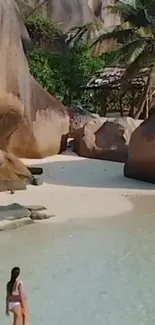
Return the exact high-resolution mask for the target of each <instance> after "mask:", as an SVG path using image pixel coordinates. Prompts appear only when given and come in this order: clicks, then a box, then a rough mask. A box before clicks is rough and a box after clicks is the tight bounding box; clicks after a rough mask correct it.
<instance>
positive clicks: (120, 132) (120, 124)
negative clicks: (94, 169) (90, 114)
mask: <svg viewBox="0 0 155 325" xmlns="http://www.w3.org/2000/svg"><path fill="white" fill-rule="evenodd" d="M141 122H142V121H135V120H133V119H132V118H130V117H124V118H117V119H114V118H109V119H107V118H100V119H95V120H92V121H90V122H88V123H86V124H85V125H84V127H83V128H82V129H81V130H80V131H79V132H78V134H77V136H76V137H75V139H74V151H75V152H76V153H77V154H78V155H79V156H82V157H87V158H96V159H103V160H112V161H118V162H125V161H126V160H127V156H128V143H129V140H130V137H131V134H132V132H133V131H134V130H135V128H136V127H137V126H138V125H139V124H140V123H141Z"/></svg>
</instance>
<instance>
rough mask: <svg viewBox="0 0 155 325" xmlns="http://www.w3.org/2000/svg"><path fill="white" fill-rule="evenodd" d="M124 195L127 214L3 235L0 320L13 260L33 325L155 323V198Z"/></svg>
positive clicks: (25, 229) (42, 226)
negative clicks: (129, 208) (19, 271)
mask: <svg viewBox="0 0 155 325" xmlns="http://www.w3.org/2000/svg"><path fill="white" fill-rule="evenodd" d="M129 199H130V201H131V203H132V204H133V205H134V208H135V209H134V210H133V211H132V213H131V212H128V213H127V214H125V215H120V216H117V217H106V216H105V217H103V218H102V219H98V218H96V216H94V217H95V218H94V219H89V220H88V219H84V220H82V219H79V220H77V219H74V220H72V221H70V222H66V223H60V224H53V223H49V224H36V225H32V226H27V227H24V228H21V229H18V230H14V231H10V232H6V233H1V234H0V257H1V263H0V292H1V295H0V319H1V323H2V324H4V323H5V324H8V323H9V320H7V319H6V318H5V316H4V310H3V303H4V302H3V298H4V297H3V292H4V284H5V282H6V281H7V280H8V277H9V270H10V268H11V267H12V266H13V265H15V264H17V265H20V267H21V268H22V270H23V272H22V279H23V281H24V283H25V288H26V293H27V296H28V304H29V311H30V324H33V325H43V324H44V325H49V323H51V324H56V325H64V324H65V325H67V324H74V325H83V324H90V325H102V324H110V325H116V324H118V325H124V324H126V325H131V324H133V325H137V324H147V325H151V324H154V321H155V308H154V300H155V286H154V269H155V236H154V233H155V213H154V202H153V201H154V199H152V198H149V197H142V198H141V199H139V198H138V199H133V198H132V199H131V198H129ZM144 202H146V203H147V204H148V205H149V206H150V211H149V214H146V213H145V212H146V205H145V204H144ZM151 202H152V203H151ZM151 204H152V205H151ZM142 211H143V212H142Z"/></svg>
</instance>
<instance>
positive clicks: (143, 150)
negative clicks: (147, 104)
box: [124, 114, 155, 183]
mask: <svg viewBox="0 0 155 325" xmlns="http://www.w3.org/2000/svg"><path fill="white" fill-rule="evenodd" d="M124 175H125V176H126V177H130V178H135V179H138V180H142V181H145V182H150V183H155V114H151V115H150V116H149V118H148V119H147V120H145V121H144V122H143V123H142V124H141V125H140V126H139V127H138V128H137V129H136V130H135V131H134V132H133V134H132V136H131V140H130V143H129V148H128V160H127V162H126V164H125V166H124Z"/></svg>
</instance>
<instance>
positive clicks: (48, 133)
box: [0, 0, 69, 158]
mask: <svg viewBox="0 0 155 325" xmlns="http://www.w3.org/2000/svg"><path fill="white" fill-rule="evenodd" d="M0 28H1V36H0V71H1V73H0V112H1V111H4V109H5V105H4V99H5V98H6V97H7V93H12V94H13V95H14V96H15V97H17V98H18V99H20V101H21V104H20V109H19V104H17V111H18V112H19V110H20V112H19V113H18V114H17V113H15V114H14V119H15V120H16V121H15V123H12V127H11V126H9V130H7V127H6V130H5V132H6V134H7V133H8V132H9V146H8V148H7V145H6V143H7V141H8V139H7V140H6V143H5V146H4V147H5V150H6V151H10V152H12V153H14V154H16V155H17V156H22V157H25V158H26V157H28V158H37V157H38V158H40V157H45V156H47V155H53V154H57V153H59V152H60V151H61V150H63V149H65V145H66V138H67V134H68V132H69V117H68V112H67V109H66V108H65V107H64V106H63V105H62V104H61V103H60V102H59V101H58V100H56V99H55V98H53V97H52V96H51V95H50V94H48V93H47V92H46V91H45V90H44V89H43V88H42V87H41V86H40V85H39V84H38V83H37V82H36V81H35V80H34V78H33V77H32V76H31V75H30V72H29V67H28V63H27V60H26V57H25V53H24V51H26V49H27V47H29V45H30V43H31V42H30V39H29V36H28V33H27V31H26V28H25V26H24V23H23V22H22V19H21V17H20V15H19V11H18V9H17V6H16V4H15V2H14V0H1V2H0ZM15 101H16V100H15V99H13V102H12V104H11V105H12V106H13V107H14V111H15V110H16V109H15V106H16V103H15ZM7 102H8V99H7V100H6V105H7ZM9 114H10V113H9ZM20 114H21V116H20ZM4 115H5V114H4ZM17 115H18V117H17ZM7 116H8V115H6V116H4V117H2V114H1V113H0V117H1V120H2V119H4V120H6V119H7ZM18 119H19V120H18ZM10 121H11V119H10ZM7 123H8V122H7ZM17 124H18V126H17ZM13 128H16V130H13ZM30 144H31V145H30ZM0 148H1V147H0ZM3 149H4V148H3Z"/></svg>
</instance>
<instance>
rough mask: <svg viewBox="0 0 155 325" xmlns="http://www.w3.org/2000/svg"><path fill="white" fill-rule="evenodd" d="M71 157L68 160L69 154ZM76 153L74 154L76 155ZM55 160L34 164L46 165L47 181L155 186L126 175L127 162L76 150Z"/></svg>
mask: <svg viewBox="0 0 155 325" xmlns="http://www.w3.org/2000/svg"><path fill="white" fill-rule="evenodd" d="M69 155H70V157H71V159H70V160H68V157H67V156H69ZM74 157H75V158H74ZM56 159H57V161H55V158H54V160H53V161H51V158H50V161H46V160H44V159H43V160H38V161H35V164H33V165H32V161H31V166H38V165H39V166H40V167H42V168H43V175H42V176H41V178H42V181H43V182H44V183H48V184H54V185H63V186H73V187H74V186H76V187H88V188H114V189H117V188H118V189H119V188H121V189H138V190H144V189H150V190H151V189H152V190H154V189H155V185H154V184H149V183H145V182H141V181H137V180H133V179H128V178H126V177H124V175H123V168H124V164H122V163H117V162H110V161H103V160H95V159H87V158H81V157H79V159H77V156H75V155H74V154H69V153H65V155H64V154H63V160H62V156H61V155H60V156H58V158H56Z"/></svg>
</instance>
